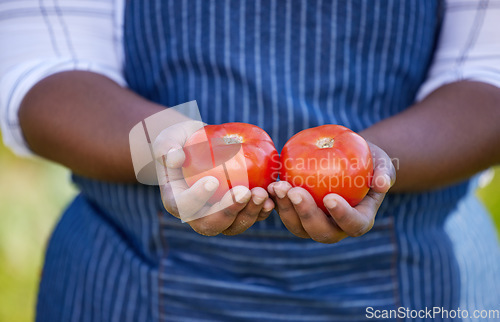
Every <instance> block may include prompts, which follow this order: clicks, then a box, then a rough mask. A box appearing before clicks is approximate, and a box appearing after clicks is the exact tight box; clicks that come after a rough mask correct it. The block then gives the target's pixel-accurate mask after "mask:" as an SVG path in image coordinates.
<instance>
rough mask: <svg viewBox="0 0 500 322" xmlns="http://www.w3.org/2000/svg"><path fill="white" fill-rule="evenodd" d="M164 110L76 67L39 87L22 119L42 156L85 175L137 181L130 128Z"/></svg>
mask: <svg viewBox="0 0 500 322" xmlns="http://www.w3.org/2000/svg"><path fill="white" fill-rule="evenodd" d="M163 109H164V107H162V106H161V105H158V104H154V103H152V102H150V101H147V100H145V99H143V98H141V97H140V96H138V95H137V94H134V93H133V92H132V91H130V90H128V89H125V88H122V87H120V86H119V85H117V84H116V83H114V82H113V81H111V80H109V79H108V78H106V77H104V76H101V75H98V74H94V73H90V72H82V71H70V72H63V73H59V74H55V75H52V76H50V77H47V78H46V79H44V80H42V81H41V82H39V83H38V84H37V85H35V86H34V87H33V88H32V89H31V90H30V91H29V92H28V94H27V95H26V97H25V98H24V100H23V102H22V104H21V107H20V110H19V121H20V124H21V127H22V130H23V133H24V136H25V138H26V140H27V142H28V144H29V146H30V148H31V149H32V151H33V152H35V153H36V154H38V155H40V156H42V157H45V158H47V159H50V160H53V161H55V162H58V163H60V164H62V165H64V166H66V167H68V168H69V169H71V170H72V171H73V172H75V173H78V174H81V175H84V176H88V177H92V178H96V179H101V180H111V181H120V182H133V181H135V175H134V170H133V166H132V161H131V155H130V148H129V142H128V138H129V131H130V129H131V128H132V127H133V126H134V125H135V124H137V123H138V122H140V121H142V120H143V119H144V118H146V117H148V116H150V115H152V114H155V113H156V112H159V111H161V110H163Z"/></svg>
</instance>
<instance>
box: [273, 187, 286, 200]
mask: <svg viewBox="0 0 500 322" xmlns="http://www.w3.org/2000/svg"><path fill="white" fill-rule="evenodd" d="M274 192H275V193H276V195H277V196H278V198H280V199H283V198H285V196H286V193H285V192H284V191H283V190H281V189H276V187H275V188H274Z"/></svg>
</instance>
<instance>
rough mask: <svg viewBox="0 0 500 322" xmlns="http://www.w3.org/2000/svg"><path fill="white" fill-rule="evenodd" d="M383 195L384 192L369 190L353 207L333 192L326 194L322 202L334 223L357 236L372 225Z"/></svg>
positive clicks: (349, 233)
mask: <svg viewBox="0 0 500 322" xmlns="http://www.w3.org/2000/svg"><path fill="white" fill-rule="evenodd" d="M383 197H384V194H381V193H378V192H375V191H374V190H370V191H369V192H368V194H367V195H366V196H365V198H364V199H363V200H362V201H361V202H360V203H359V204H358V205H357V206H356V207H355V208H353V207H351V206H350V205H349V203H348V202H347V201H346V200H345V199H344V198H342V197H341V196H339V195H337V194H334V193H331V194H328V195H326V196H325V198H324V199H323V202H324V205H325V207H326V208H327V210H328V212H329V213H330V215H331V216H332V218H333V220H334V221H335V223H336V224H337V225H338V226H339V227H340V228H341V229H342V230H343V231H344V232H346V233H347V234H348V235H349V236H351V237H358V236H361V235H363V234H365V233H366V232H368V231H369V230H370V229H371V228H372V227H373V223H374V221H375V215H376V213H377V210H378V208H379V206H380V204H381V203H382V200H383Z"/></svg>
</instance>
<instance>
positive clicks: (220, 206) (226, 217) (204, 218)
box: [186, 186, 252, 236]
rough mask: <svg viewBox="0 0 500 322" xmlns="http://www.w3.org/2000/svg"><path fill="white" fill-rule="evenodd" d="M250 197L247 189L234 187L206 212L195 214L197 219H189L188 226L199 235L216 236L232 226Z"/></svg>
mask: <svg viewBox="0 0 500 322" xmlns="http://www.w3.org/2000/svg"><path fill="white" fill-rule="evenodd" d="M251 197H252V193H251V192H250V190H248V188H247V187H244V186H237V187H234V188H233V189H231V190H230V191H228V192H227V193H226V194H225V195H224V197H222V200H221V201H220V202H218V203H216V204H214V205H212V206H211V207H210V208H209V209H208V210H206V211H205V210H202V211H203V213H201V214H200V213H198V214H196V215H195V217H197V219H194V220H191V219H189V225H190V226H191V227H192V228H193V230H194V231H196V232H197V233H199V234H201V235H205V236H216V235H218V234H220V233H221V232H223V231H224V230H226V229H228V228H229V227H230V226H231V225H232V224H233V222H234V221H235V219H236V217H237V215H238V213H239V212H240V211H241V210H243V209H244V208H245V206H246V205H247V203H248V202H249V201H250V198H251ZM200 216H201V218H200ZM186 221H187V220H186Z"/></svg>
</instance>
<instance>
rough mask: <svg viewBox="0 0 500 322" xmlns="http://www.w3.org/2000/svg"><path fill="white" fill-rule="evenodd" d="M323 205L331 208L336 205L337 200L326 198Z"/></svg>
mask: <svg viewBox="0 0 500 322" xmlns="http://www.w3.org/2000/svg"><path fill="white" fill-rule="evenodd" d="M325 206H326V208H328V209H333V208H335V207H337V202H336V201H335V200H333V199H326V200H325Z"/></svg>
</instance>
